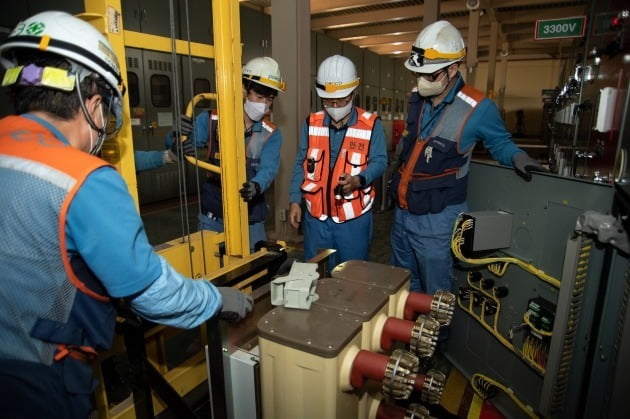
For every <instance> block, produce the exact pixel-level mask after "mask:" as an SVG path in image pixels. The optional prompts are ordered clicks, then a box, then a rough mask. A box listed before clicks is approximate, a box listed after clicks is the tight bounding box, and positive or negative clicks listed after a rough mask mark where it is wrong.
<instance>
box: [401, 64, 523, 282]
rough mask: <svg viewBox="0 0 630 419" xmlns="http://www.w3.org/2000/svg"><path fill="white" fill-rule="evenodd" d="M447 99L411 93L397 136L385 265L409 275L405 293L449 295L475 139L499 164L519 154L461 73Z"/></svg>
mask: <svg viewBox="0 0 630 419" xmlns="http://www.w3.org/2000/svg"><path fill="white" fill-rule="evenodd" d="M456 77H457V79H456V80H455V84H454V86H453V88H452V89H451V90H450V91H449V93H448V94H447V95H446V97H445V99H444V100H443V101H442V102H441V103H440V104H438V105H437V106H436V107H433V104H432V102H431V100H427V99H425V98H423V97H421V96H420V95H419V94H418V93H417V91H416V89H414V91H413V92H412V95H411V98H410V102H409V108H408V115H407V120H406V130H405V133H404V134H403V138H402V156H401V158H402V164H401V166H400V168H399V169H398V170H397V171H396V172H395V173H394V175H393V177H392V183H391V192H392V197H393V199H394V201H395V202H396V203H397V206H396V209H395V214H394V225H393V228H392V231H391V244H392V257H391V263H392V265H395V266H401V267H404V268H407V269H409V270H410V271H411V282H410V289H411V291H421V292H425V293H429V294H433V293H435V291H437V290H440V289H442V290H451V288H452V284H453V259H452V255H451V234H452V231H453V225H454V222H455V219H456V218H457V216H458V215H459V214H460V213H461V212H463V211H466V210H467V209H468V206H467V204H466V193H467V183H468V167H469V165H470V158H471V156H472V151H473V149H474V147H475V145H476V144H477V142H479V141H483V145H484V146H485V147H486V148H487V149H488V151H489V152H490V154H491V155H492V157H493V158H494V159H495V160H497V161H498V162H500V163H502V164H504V165H506V166H511V165H512V157H513V156H514V154H516V153H520V152H523V150H521V149H519V148H518V147H517V146H516V145H515V144H514V142H513V141H512V139H511V136H510V133H509V132H508V131H507V130H506V129H505V125H504V123H503V120H502V119H501V115H500V114H499V110H498V109H497V107H496V105H495V104H494V102H492V101H491V100H490V99H488V98H487V97H485V96H483V94H482V93H481V92H479V91H478V90H476V89H474V88H472V87H471V86H467V85H465V83H464V81H463V79H462V77H461V75H460V74H457V76H456Z"/></svg>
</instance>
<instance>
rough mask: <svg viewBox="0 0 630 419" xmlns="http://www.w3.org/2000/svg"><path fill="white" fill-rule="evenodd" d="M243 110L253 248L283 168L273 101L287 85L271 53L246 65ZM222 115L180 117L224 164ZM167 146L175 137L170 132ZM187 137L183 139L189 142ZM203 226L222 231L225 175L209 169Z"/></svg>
mask: <svg viewBox="0 0 630 419" xmlns="http://www.w3.org/2000/svg"><path fill="white" fill-rule="evenodd" d="M242 75H243V76H242V81H243V110H244V121H243V123H244V128H245V150H246V156H247V163H246V164H247V181H246V182H245V183H244V184H243V186H242V188H241V189H240V194H241V197H242V198H243V200H244V201H245V202H247V203H248V216H249V243H250V248H251V249H250V250H251V251H254V250H256V244H257V243H259V242H261V241H265V240H266V239H267V235H266V233H265V218H266V217H267V213H268V212H269V209H268V206H267V203H266V201H265V196H264V193H265V191H266V190H267V189H268V188H269V187H270V186H271V183H272V182H273V180H274V178H275V177H276V175H277V174H278V170H279V168H280V147H281V146H282V133H281V132H280V129H278V128H277V127H276V126H275V125H274V124H273V123H272V122H271V121H270V120H269V119H268V116H269V114H270V112H271V107H272V105H273V101H274V99H275V98H276V96H277V95H278V93H279V92H284V91H285V90H286V85H285V83H284V81H283V80H282V76H281V74H280V66H279V65H278V63H277V62H276V61H275V60H274V59H273V58H271V57H257V58H253V59H251V60H249V61H248V62H247V63H246V64H245V65H244V66H243V72H242ZM218 122H219V115H218V113H217V111H216V110H210V111H207V112H202V113H200V114H199V115H197V116H196V117H195V120H194V124H193V122H192V120H191V119H190V118H188V117H186V116H185V115H184V116H182V118H181V127H182V134H183V135H187V136H189V140H188V141H192V142H193V143H194V144H195V147H196V148H202V147H206V146H207V155H206V160H207V161H208V162H210V163H212V164H215V165H220V163H221V162H220V151H219V139H218V135H217V134H218V130H217V128H218ZM166 142H167V146H170V144H172V142H173V133H172V132H171V133H169V136H168V138H167V140H166ZM186 142H187V141H185V142H184V144H185V143H186ZM199 223H200V228H201V229H204V230H211V231H217V232H223V230H224V224H223V198H222V195H221V179H220V176H219V175H218V174H216V173H209V174H208V177H207V179H206V181H205V182H204V184H203V185H202V192H201V214H199Z"/></svg>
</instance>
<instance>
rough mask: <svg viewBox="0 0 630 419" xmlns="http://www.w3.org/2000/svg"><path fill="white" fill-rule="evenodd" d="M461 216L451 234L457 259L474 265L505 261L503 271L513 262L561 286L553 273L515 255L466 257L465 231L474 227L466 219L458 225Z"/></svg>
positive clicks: (452, 248)
mask: <svg viewBox="0 0 630 419" xmlns="http://www.w3.org/2000/svg"><path fill="white" fill-rule="evenodd" d="M459 220H460V217H459V216H458V218H457V220H456V221H455V226H454V227H453V234H452V236H451V250H452V251H453V254H454V255H455V257H456V258H457V259H459V260H460V261H462V262H466V263H470V264H472V265H489V264H495V263H499V262H504V263H505V266H504V267H503V271H505V269H507V265H508V264H510V263H513V264H515V265H517V266H519V267H520V268H522V269H524V270H525V271H527V272H529V273H531V274H532V275H535V276H537V277H538V278H540V279H541V280H543V281H545V282H547V283H548V284H551V285H553V286H554V287H556V288H560V281H559V280H558V279H556V278H554V277H552V276H551V275H547V274H546V273H545V272H544V271H542V270H541V269H538V268H536V267H535V266H534V265H532V264H530V263H526V262H523V261H522V260H520V259H517V258H513V257H493V258H481V259H469V258H467V257H465V256H464V255H463V253H462V251H461V247H462V245H463V244H464V231H466V230H469V229H471V228H473V222H472V220H465V221H463V222H461V225H460V226H458V225H459V224H460V223H459Z"/></svg>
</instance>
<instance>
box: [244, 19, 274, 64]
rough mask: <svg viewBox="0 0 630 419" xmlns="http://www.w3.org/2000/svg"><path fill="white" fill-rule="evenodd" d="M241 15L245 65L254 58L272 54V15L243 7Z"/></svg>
mask: <svg viewBox="0 0 630 419" xmlns="http://www.w3.org/2000/svg"><path fill="white" fill-rule="evenodd" d="M240 17H241V28H243V30H241V43H242V44H243V56H242V57H241V61H242V63H243V65H245V63H246V62H247V61H249V60H251V59H252V58H256V57H262V56H271V16H269V15H267V14H264V13H260V12H257V11H255V10H252V9H249V8H247V7H241V8H240Z"/></svg>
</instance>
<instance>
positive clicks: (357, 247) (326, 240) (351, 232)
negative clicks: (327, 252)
mask: <svg viewBox="0 0 630 419" xmlns="http://www.w3.org/2000/svg"><path fill="white" fill-rule="evenodd" d="M302 225H303V227H304V260H309V259H311V258H312V257H313V256H315V255H316V254H317V251H318V250H320V249H335V250H336V251H337V252H336V253H334V254H333V255H331V258H330V264H329V266H330V267H331V269H332V268H334V267H335V266H337V265H338V264H340V263H342V262H345V261H347V260H368V256H369V253H370V242H371V240H372V230H373V223H372V212H371V211H370V212H368V213H366V214H363V215H362V216H360V217H358V218H354V219H352V220H350V221H346V222H344V223H335V222H333V221H332V220H331V219H330V217H328V218H327V219H326V220H324V221H319V220H318V219H317V218H315V217H313V216H312V215H311V214H309V213H308V212H306V213H305V214H304V217H302Z"/></svg>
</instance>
